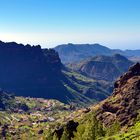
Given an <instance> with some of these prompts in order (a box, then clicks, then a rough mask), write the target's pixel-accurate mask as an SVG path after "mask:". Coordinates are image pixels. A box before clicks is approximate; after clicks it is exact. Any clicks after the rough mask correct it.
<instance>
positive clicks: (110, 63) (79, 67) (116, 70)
mask: <svg viewBox="0 0 140 140" xmlns="http://www.w3.org/2000/svg"><path fill="white" fill-rule="evenodd" d="M132 64H133V62H131V61H130V60H128V59H127V58H126V57H124V56H122V55H119V54H115V55H113V56H104V55H100V56H95V57H93V58H89V59H88V60H85V61H81V62H79V63H75V64H71V65H69V67H70V68H72V69H74V70H76V71H78V72H80V73H81V74H83V75H86V76H88V77H91V78H94V79H97V80H106V81H110V82H112V81H114V80H116V79H117V78H118V77H119V76H120V75H122V74H123V73H124V72H126V71H127V70H128V68H129V67H130V66H131V65H132Z"/></svg>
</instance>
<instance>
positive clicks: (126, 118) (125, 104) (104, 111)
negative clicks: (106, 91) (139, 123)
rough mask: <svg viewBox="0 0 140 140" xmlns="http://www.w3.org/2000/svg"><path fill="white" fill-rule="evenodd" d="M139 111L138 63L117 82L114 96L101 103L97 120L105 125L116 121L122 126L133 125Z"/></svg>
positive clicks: (139, 84) (139, 70)
mask: <svg viewBox="0 0 140 140" xmlns="http://www.w3.org/2000/svg"><path fill="white" fill-rule="evenodd" d="M139 109H140V64H139V63H137V64H135V65H134V66H132V67H130V69H129V71H128V72H127V73H125V74H124V75H123V76H121V77H120V78H119V79H118V80H117V81H116V82H115V89H114V92H113V95H112V96H110V97H109V98H108V99H106V100H105V101H104V102H103V103H101V106H100V107H99V109H98V113H97V118H98V119H100V120H101V121H102V122H103V123H104V124H105V125H110V124H111V123H112V122H113V121H115V120H117V121H119V122H120V124H121V125H125V124H129V125H132V124H133V118H136V117H137V115H138V110H139Z"/></svg>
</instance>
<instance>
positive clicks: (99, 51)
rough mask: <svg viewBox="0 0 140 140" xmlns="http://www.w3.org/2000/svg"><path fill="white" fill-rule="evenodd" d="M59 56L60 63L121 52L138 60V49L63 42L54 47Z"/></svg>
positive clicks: (139, 53) (139, 52)
mask: <svg viewBox="0 0 140 140" xmlns="http://www.w3.org/2000/svg"><path fill="white" fill-rule="evenodd" d="M54 49H55V50H56V51H57V52H58V53H59V56H60V59H61V61H62V63H73V62H79V61H81V60H84V59H87V58H89V57H93V56H97V55H113V54H121V55H124V56H126V57H128V58H130V59H131V58H132V59H133V58H135V57H137V58H138V59H137V60H140V59H139V58H140V50H120V49H110V48H108V47H106V46H102V45H100V44H72V43H69V44H63V45H58V46H56V47H55V48H54Z"/></svg>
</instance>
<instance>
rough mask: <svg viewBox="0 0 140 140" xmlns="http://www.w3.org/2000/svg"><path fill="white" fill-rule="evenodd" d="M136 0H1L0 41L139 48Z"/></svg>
mask: <svg viewBox="0 0 140 140" xmlns="http://www.w3.org/2000/svg"><path fill="white" fill-rule="evenodd" d="M139 5H140V1H139V0H113V1H112V0H104V1H103V0H86V1H85V0H67V1H66V0H41V1H38V0H23V1H19V0H12V1H10V0H2V1H1V4H0V15H1V22H0V31H1V32H0V40H2V41H5V42H11V41H14V42H17V43H23V44H31V45H37V44H40V45H41V46H42V47H43V48H52V47H55V46H57V45H60V44H67V43H73V44H87V43H88V44H94V43H99V44H101V45H104V46H106V47H109V48H112V49H123V50H124V49H131V50H134V49H139V48H140V39H139V37H140V28H139V27H140V19H139V13H140V8H139Z"/></svg>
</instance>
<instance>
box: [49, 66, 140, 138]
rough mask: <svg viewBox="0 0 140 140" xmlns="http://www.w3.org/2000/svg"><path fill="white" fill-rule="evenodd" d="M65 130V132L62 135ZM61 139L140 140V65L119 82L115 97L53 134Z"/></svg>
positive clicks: (78, 115) (54, 131)
mask: <svg viewBox="0 0 140 140" xmlns="http://www.w3.org/2000/svg"><path fill="white" fill-rule="evenodd" d="M60 130H61V133H60ZM48 138H50V139H51V138H58V139H59V140H63V139H67V140H71V139H72V140H81V139H82V140H127V139H130V140H138V139H140V64H139V63H137V64H135V65H133V66H132V67H130V69H129V71H128V72H127V73H125V74H124V75H122V76H121V77H120V78H119V79H118V80H117V81H116V82H115V88H114V91H113V94H112V95H111V96H110V97H108V98H107V99H106V100H104V101H102V102H100V103H99V104H97V105H95V106H91V107H90V108H87V109H85V110H81V111H77V114H76V115H75V117H74V118H73V119H72V120H70V121H68V122H67V123H65V124H64V125H62V126H61V127H60V128H59V129H55V130H53V131H52V133H51V134H50V135H48Z"/></svg>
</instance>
